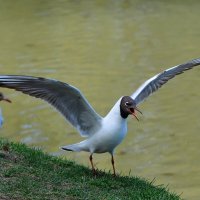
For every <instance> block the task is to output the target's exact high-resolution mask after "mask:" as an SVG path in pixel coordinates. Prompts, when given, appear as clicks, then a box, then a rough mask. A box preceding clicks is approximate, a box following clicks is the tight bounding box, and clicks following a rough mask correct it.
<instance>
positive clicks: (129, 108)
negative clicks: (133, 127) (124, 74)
mask: <svg viewBox="0 0 200 200" xmlns="http://www.w3.org/2000/svg"><path fill="white" fill-rule="evenodd" d="M135 110H137V111H138V112H140V113H141V111H140V110H139V109H138V108H137V107H136V102H135V101H134V100H133V99H132V98H131V97H129V96H124V97H122V99H121V102H120V114H121V117H122V118H124V119H126V118H127V117H128V116H129V115H133V116H134V117H135V118H136V119H137V120H138V118H137V116H136V113H135Z"/></svg>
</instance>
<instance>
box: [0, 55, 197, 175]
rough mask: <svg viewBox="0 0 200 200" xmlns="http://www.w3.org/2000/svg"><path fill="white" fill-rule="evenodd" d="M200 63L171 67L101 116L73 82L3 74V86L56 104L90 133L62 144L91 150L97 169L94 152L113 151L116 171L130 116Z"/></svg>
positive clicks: (83, 131)
mask: <svg viewBox="0 0 200 200" xmlns="http://www.w3.org/2000/svg"><path fill="white" fill-rule="evenodd" d="M197 65H200V58H198V59H194V60H191V61H189V62H186V63H184V64H181V65H177V66H175V67H172V68H170V69H167V70H165V71H163V72H161V73H160V74H157V75H155V76H154V77H152V78H150V79H148V80H147V81H146V82H144V84H142V85H141V86H140V87H139V88H138V89H137V90H136V91H135V92H134V93H133V94H132V95H131V96H123V97H121V98H120V99H119V100H118V101H117V102H116V104H115V105H114V106H113V108H112V109H111V110H110V112H109V113H108V114H107V115H106V116H105V117H101V116H100V115H99V114H97V113H96V112H95V110H94V109H93V108H92V106H91V105H90V104H89V103H88V101H87V100H86V98H85V97H84V96H83V94H82V93H81V92H80V90H79V89H77V88H75V87H74V86H72V85H69V84H67V83H63V82H60V81H57V80H53V79H46V78H41V77H33V76H20V75H1V76H0V87H5V88H11V89H15V90H18V91H21V92H23V93H25V94H28V95H31V96H34V97H37V98H41V99H43V100H45V101H47V102H48V103H50V104H51V105H52V106H54V107H55V108H56V109H57V110H58V111H59V112H61V113H62V114H63V115H64V117H65V118H66V119H67V120H68V121H69V122H70V123H71V124H72V125H73V126H74V127H75V128H76V129H77V130H78V132H79V133H80V135H81V136H83V137H87V139H86V140H83V141H81V142H79V143H76V144H71V145H67V146H63V147H61V148H62V149H63V150H67V151H87V152H90V157H89V158H90V163H91V166H92V170H93V172H94V173H95V168H94V165H93V161H92V155H93V153H105V152H108V153H110V154H111V162H112V167H113V173H114V175H115V166H114V157H113V154H114V149H115V147H116V146H117V145H119V144H120V143H121V142H122V140H123V139H124V137H125V136H126V133H127V117H128V116H129V115H133V116H135V117H136V118H137V116H136V111H138V112H140V111H139V109H138V108H137V107H136V106H137V105H138V104H140V103H141V102H143V101H144V100H145V99H146V98H147V97H148V96H150V95H151V94H152V93H153V92H155V91H157V90H158V89H159V88H160V87H161V86H162V85H163V84H165V83H166V82H167V81H168V80H170V79H171V78H173V77H174V76H176V75H178V74H181V73H183V72H184V71H186V70H189V69H192V68H193V67H194V66H197Z"/></svg>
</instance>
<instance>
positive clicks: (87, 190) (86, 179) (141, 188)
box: [0, 139, 180, 200]
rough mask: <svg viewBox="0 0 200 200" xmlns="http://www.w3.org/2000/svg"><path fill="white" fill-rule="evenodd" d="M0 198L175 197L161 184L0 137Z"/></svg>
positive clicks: (154, 199) (156, 199)
mask: <svg viewBox="0 0 200 200" xmlns="http://www.w3.org/2000/svg"><path fill="white" fill-rule="evenodd" d="M0 199H4V200H7V199H12V200H15V199H17V200H18V199H20V200H23V199H34V200H35V199H41V200H44V199H48V200H49V199H69V200H72V199H73V200H75V199H89V200H92V199H95V200H98V199H101V200H102V199H106V200H108V199H118V200H119V199H123V200H124V199H133V200H161V199H162V200H179V199H180V198H179V197H178V195H175V194H171V193H169V192H168V191H167V189H166V188H165V187H163V186H154V185H153V184H152V183H150V182H148V181H145V180H142V179H140V178H137V177H121V176H117V177H113V176H112V175H111V174H108V173H104V172H100V171H99V172H98V175H97V177H93V175H92V173H91V170H90V169H88V168H86V167H84V166H80V165H76V164H75V163H73V162H70V161H67V160H63V159H61V158H57V157H53V156H49V155H47V154H44V153H43V152H42V151H40V150H34V149H30V148H28V147H27V146H25V145H23V144H17V143H11V142H8V141H6V140H2V139H0Z"/></svg>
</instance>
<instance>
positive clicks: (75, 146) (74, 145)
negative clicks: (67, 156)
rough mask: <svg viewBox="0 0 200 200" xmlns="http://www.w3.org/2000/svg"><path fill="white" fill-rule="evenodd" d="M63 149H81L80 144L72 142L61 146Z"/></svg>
mask: <svg viewBox="0 0 200 200" xmlns="http://www.w3.org/2000/svg"><path fill="white" fill-rule="evenodd" d="M61 149H62V150H65V151H81V149H80V147H79V145H78V144H71V145H67V146H63V147H61Z"/></svg>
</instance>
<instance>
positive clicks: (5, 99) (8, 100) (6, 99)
mask: <svg viewBox="0 0 200 200" xmlns="http://www.w3.org/2000/svg"><path fill="white" fill-rule="evenodd" d="M2 100H3V101H6V102H8V103H12V101H11V100H10V99H8V98H3V99H2Z"/></svg>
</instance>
